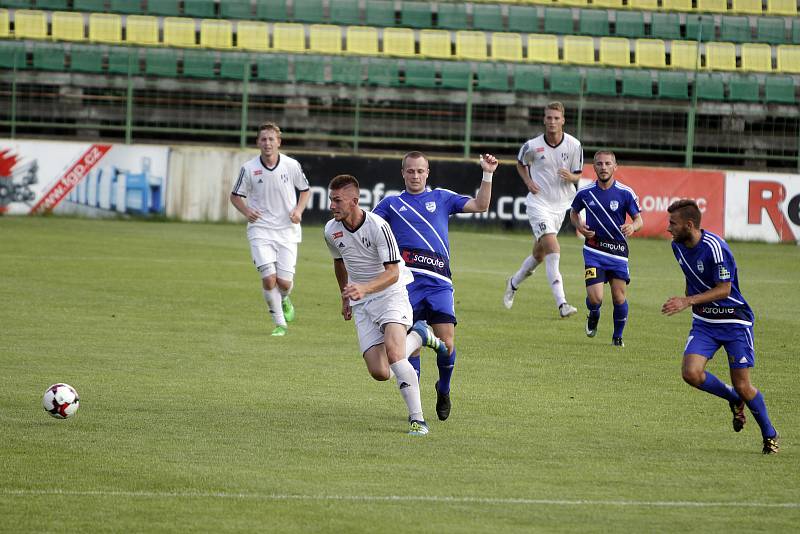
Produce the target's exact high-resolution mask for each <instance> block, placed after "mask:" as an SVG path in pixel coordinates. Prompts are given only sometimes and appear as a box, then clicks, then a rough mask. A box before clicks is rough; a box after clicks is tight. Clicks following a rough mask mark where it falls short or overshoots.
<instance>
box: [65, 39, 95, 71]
mask: <svg viewBox="0 0 800 534" xmlns="http://www.w3.org/2000/svg"><path fill="white" fill-rule="evenodd" d="M69 70H71V71H75V72H91V73H95V74H99V73H102V72H103V48H102V47H100V46H84V45H72V47H71V48H70V50H69Z"/></svg>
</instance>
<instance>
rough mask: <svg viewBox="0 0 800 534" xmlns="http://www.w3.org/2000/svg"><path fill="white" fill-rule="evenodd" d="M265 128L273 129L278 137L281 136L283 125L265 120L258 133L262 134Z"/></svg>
mask: <svg viewBox="0 0 800 534" xmlns="http://www.w3.org/2000/svg"><path fill="white" fill-rule="evenodd" d="M264 130H272V131H273V132H275V135H277V136H278V137H280V136H281V127H280V126H278V125H277V124H275V123H274V122H264V123H262V124H261V126H259V127H258V135H261V132H263V131H264Z"/></svg>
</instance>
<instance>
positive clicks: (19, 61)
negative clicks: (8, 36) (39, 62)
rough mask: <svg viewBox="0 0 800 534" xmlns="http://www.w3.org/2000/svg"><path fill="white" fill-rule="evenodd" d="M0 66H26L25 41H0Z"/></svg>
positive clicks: (19, 68)
mask: <svg viewBox="0 0 800 534" xmlns="http://www.w3.org/2000/svg"><path fill="white" fill-rule="evenodd" d="M0 67H2V68H4V69H14V68H16V69H17V70H21V69H25V68H27V60H26V53H25V43H22V42H19V41H0Z"/></svg>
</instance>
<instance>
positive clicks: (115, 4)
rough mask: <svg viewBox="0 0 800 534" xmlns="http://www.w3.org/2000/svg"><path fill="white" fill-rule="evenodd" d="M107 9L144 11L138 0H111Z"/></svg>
mask: <svg viewBox="0 0 800 534" xmlns="http://www.w3.org/2000/svg"><path fill="white" fill-rule="evenodd" d="M64 3H66V2H64ZM36 5H38V6H39V7H42V1H41V0H37V2H36ZM60 9H63V8H60ZM109 11H111V12H112V13H125V14H126V15H142V14H143V13H144V11H142V2H141V1H140V0H111V4H110V9H109Z"/></svg>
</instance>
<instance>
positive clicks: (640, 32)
mask: <svg viewBox="0 0 800 534" xmlns="http://www.w3.org/2000/svg"><path fill="white" fill-rule="evenodd" d="M615 28H616V29H615V30H614V34H615V35H618V36H620V37H631V38H638V37H644V36H645V33H644V14H643V13H642V12H641V11H617V23H616V26H615Z"/></svg>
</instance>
